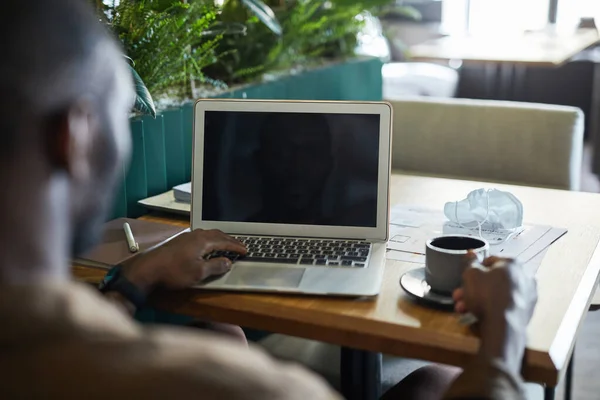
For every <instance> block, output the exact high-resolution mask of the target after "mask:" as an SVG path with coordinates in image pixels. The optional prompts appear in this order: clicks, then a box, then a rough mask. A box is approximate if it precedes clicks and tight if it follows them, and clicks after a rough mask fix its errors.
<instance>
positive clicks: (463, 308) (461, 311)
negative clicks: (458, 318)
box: [454, 301, 467, 314]
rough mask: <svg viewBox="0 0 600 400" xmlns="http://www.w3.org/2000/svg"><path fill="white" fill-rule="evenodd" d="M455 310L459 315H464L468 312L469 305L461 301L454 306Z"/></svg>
mask: <svg viewBox="0 0 600 400" xmlns="http://www.w3.org/2000/svg"><path fill="white" fill-rule="evenodd" d="M454 310H455V311H456V312H457V313H459V314H464V313H466V312H467V305H466V304H465V302H464V301H459V302H457V303H455V304H454Z"/></svg>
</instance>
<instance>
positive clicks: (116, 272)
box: [98, 265, 146, 308]
mask: <svg viewBox="0 0 600 400" xmlns="http://www.w3.org/2000/svg"><path fill="white" fill-rule="evenodd" d="M121 272H122V267H121V265H117V266H115V267H113V268H111V270H110V271H108V273H107V274H106V276H105V277H104V279H103V280H102V282H101V283H100V285H99V286H98V289H100V292H102V293H107V292H117V293H119V294H120V295H121V296H123V297H125V298H126V299H127V300H128V301H130V302H131V303H132V304H133V305H134V306H135V307H136V308H141V307H142V306H143V305H144V304H146V294H145V293H144V292H142V291H141V290H140V289H139V288H138V287H137V286H136V285H135V284H133V283H131V282H130V281H129V280H128V279H127V278H126V277H125V276H123V274H122V273H121Z"/></svg>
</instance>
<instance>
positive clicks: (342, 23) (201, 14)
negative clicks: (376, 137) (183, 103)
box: [93, 0, 401, 114]
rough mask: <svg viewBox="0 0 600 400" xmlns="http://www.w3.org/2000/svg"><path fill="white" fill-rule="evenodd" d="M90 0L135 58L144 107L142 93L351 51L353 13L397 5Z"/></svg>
mask: <svg viewBox="0 0 600 400" xmlns="http://www.w3.org/2000/svg"><path fill="white" fill-rule="evenodd" d="M93 1H94V2H95V4H96V6H97V7H98V9H99V11H100V14H101V18H102V19H103V20H104V21H105V22H106V23H107V24H108V25H109V26H110V28H111V29H112V30H113V31H114V32H115V33H116V34H117V35H118V37H119V38H120V39H121V41H122V42H123V46H124V49H125V51H126V53H127V55H128V56H129V57H131V59H132V60H133V61H134V65H135V70H132V74H133V75H134V78H135V79H136V84H138V89H139V94H140V96H139V99H140V101H139V102H138V106H139V107H138V108H137V109H138V110H139V111H143V112H147V113H150V114H152V113H153V112H154V111H153V106H152V98H151V97H150V96H149V93H152V95H153V96H155V97H158V98H159V99H160V98H163V97H168V98H178V99H186V98H192V97H194V94H195V89H196V88H197V87H198V86H199V85H203V86H210V87H216V88H217V89H224V88H226V87H227V85H230V84H236V83H243V82H248V81H252V80H255V79H257V78H259V77H260V76H262V75H263V74H265V73H267V72H271V71H277V70H285V69H288V68H290V67H293V66H297V65H315V64H319V63H322V62H324V61H327V60H334V59H341V58H345V57H349V56H352V55H354V51H355V48H356V45H357V34H358V33H359V32H360V31H361V29H363V26H364V19H361V18H357V16H358V15H359V14H361V13H362V12H363V11H365V10H367V11H371V12H374V13H377V12H382V11H385V10H386V9H387V10H388V11H389V9H390V7H396V8H398V5H397V4H396V3H398V2H397V1H394V0H329V1H323V0H224V1H222V2H220V3H219V4H220V6H217V5H215V0H121V1H120V2H118V4H115V2H112V4H108V5H107V4H106V3H107V1H106V0H104V1H102V0H93ZM109 3H110V2H109ZM400 9H401V8H400ZM135 71H137V72H135ZM142 79H143V81H142ZM144 82H145V83H146V85H147V88H146V86H144V85H143V83H144ZM148 100H149V101H148Z"/></svg>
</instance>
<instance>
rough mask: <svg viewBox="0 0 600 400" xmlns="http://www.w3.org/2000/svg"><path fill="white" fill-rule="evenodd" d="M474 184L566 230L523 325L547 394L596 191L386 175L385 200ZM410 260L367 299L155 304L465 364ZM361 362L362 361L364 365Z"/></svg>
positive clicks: (429, 201)
mask: <svg viewBox="0 0 600 400" xmlns="http://www.w3.org/2000/svg"><path fill="white" fill-rule="evenodd" d="M480 187H496V188H499V189H504V190H510V191H511V192H512V193H513V194H515V195H516V196H517V197H518V198H519V199H520V200H521V201H522V202H523V205H524V210H525V221H526V222H528V223H534V224H541V225H553V226H557V227H565V228H568V229H569V232H568V233H567V234H566V235H565V236H564V237H562V238H561V239H560V240H558V241H557V242H556V243H555V244H554V245H552V246H551V247H550V249H549V250H548V253H547V254H546V256H545V258H544V260H543V262H542V264H541V265H540V267H539V269H538V272H537V279H538V290H539V300H538V304H537V307H536V311H535V314H534V316H533V319H532V321H531V323H530V325H529V327H528V331H527V334H528V345H527V351H526V354H525V361H524V368H523V374H524V377H525V379H526V380H528V381H531V382H539V383H542V384H545V385H547V387H548V388H549V390H548V391H547V395H549V396H551V395H552V393H553V392H552V388H553V387H555V386H556V385H557V383H558V381H559V379H560V377H561V376H562V374H563V373H564V372H565V370H566V366H567V364H568V361H569V358H570V355H571V352H572V350H573V346H574V344H575V339H576V337H577V331H578V329H579V327H580V324H581V322H582V320H583V317H584V315H585V313H586V312H587V309H588V306H589V302H590V299H591V297H592V294H593V293H594V290H595V288H596V286H597V284H598V275H599V272H600V252H598V251H596V248H597V245H598V241H599V239H600V228H598V226H599V225H600V196H598V195H596V194H590V193H579V192H567V191H559V190H549V189H538V188H529V187H518V186H505V185H496V184H484V183H478V182H468V181H457V180H446V179H435V178H425V177H415V176H407V175H400V174H393V176H392V180H391V201H392V204H397V203H404V204H417V205H420V206H423V207H429V208H436V209H441V208H442V207H443V205H444V203H445V202H446V201H454V200H460V199H462V198H464V197H465V196H466V195H467V193H468V192H469V191H471V190H474V189H478V188H480ZM144 218H147V219H150V220H155V221H163V222H169V223H176V224H180V225H187V221H185V220H181V219H179V220H177V219H172V218H171V217H160V216H147V217H144ZM415 266H416V265H415V264H411V263H404V262H399V261H392V260H388V262H387V265H386V271H385V277H384V283H383V286H382V290H381V294H380V295H379V296H378V297H377V298H375V299H354V300H347V299H338V298H320V297H306V296H291V295H290V296H283V295H270V294H235V293H224V292H202V291H197V290H187V291H181V292H174V293H164V294H161V295H160V296H159V297H158V298H156V299H155V305H156V306H157V307H159V308H161V309H165V310H168V311H170V312H175V313H180V314H187V315H192V316H196V317H200V318H209V319H212V320H215V321H221V322H228V323H234V324H238V325H241V326H246V327H250V328H256V329H262V330H267V331H271V332H278V333H284V334H289V335H294V336H300V337H305V338H309V339H314V340H320V341H324V342H330V343H334V344H338V345H341V346H346V347H349V348H355V349H362V350H368V351H371V352H377V353H387V354H392V355H397V356H402V357H410V358H417V359H423V360H428V361H433V362H441V363H446V364H453V365H458V366H463V365H465V364H466V363H468V362H469V361H470V360H471V359H472V358H473V355H474V354H475V353H476V351H477V348H478V345H479V340H478V338H477V337H476V336H475V334H474V333H473V332H472V331H471V330H470V329H469V328H467V327H465V326H461V325H460V324H459V323H458V317H457V315H455V314H452V313H447V312H442V311H436V310H432V309H428V308H424V307H421V306H419V305H417V304H414V303H413V302H412V301H411V300H410V299H409V298H408V297H407V296H406V295H405V294H404V292H403V291H402V289H401V288H400V286H399V284H398V281H399V278H400V276H401V275H402V274H403V273H404V272H406V271H408V270H409V269H412V268H415ZM104 272H105V271H101V270H94V269H90V268H83V267H77V266H76V267H74V275H75V277H77V278H79V279H83V280H86V281H91V282H95V281H99V279H100V278H101V277H102V276H103V274H104ZM358 354H359V356H358V357H360V353H358ZM369 360H371V361H372V359H369V358H368V357H367V359H366V361H365V360H363V361H365V362H364V363H363V365H365V368H368V366H367V364H368V362H369ZM363 372H365V371H363ZM367 372H368V371H367Z"/></svg>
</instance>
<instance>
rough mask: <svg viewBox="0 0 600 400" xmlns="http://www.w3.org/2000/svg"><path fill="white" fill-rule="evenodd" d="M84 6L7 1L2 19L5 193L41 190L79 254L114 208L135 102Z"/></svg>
mask: <svg viewBox="0 0 600 400" xmlns="http://www.w3.org/2000/svg"><path fill="white" fill-rule="evenodd" d="M88 3H90V2H89V1H86V0H27V1H23V0H4V1H3V2H2V7H3V9H4V10H6V11H7V12H4V13H2V14H0V37H3V38H4V41H3V46H2V59H1V60H0V140H1V142H2V143H1V144H0V187H1V188H2V190H3V191H4V190H7V191H9V192H10V191H11V190H17V189H18V191H19V192H20V195H21V196H23V198H26V197H27V196H29V195H31V196H35V195H39V193H35V191H36V190H41V189H39V188H45V190H46V191H47V192H48V193H50V194H48V197H49V202H50V203H51V204H48V210H50V209H51V208H57V209H61V212H58V213H57V214H61V221H53V223H55V224H57V226H65V225H66V226H67V228H66V229H65V231H66V232H68V236H70V240H71V241H72V243H71V245H72V251H73V252H76V253H77V252H80V251H82V250H85V249H86V248H87V247H88V246H89V245H90V244H92V243H93V239H94V237H95V236H96V235H97V234H98V231H99V228H100V227H101V223H102V221H103V219H104V218H105V213H106V210H107V209H108V208H109V207H110V205H111V200H112V189H113V186H114V183H115V180H116V177H117V176H118V175H117V174H118V172H119V171H121V170H122V168H123V162H124V161H126V159H127V156H128V154H129V151H130V149H129V148H130V136H129V131H128V122H127V118H128V112H129V110H130V107H131V105H132V101H133V89H132V82H131V77H130V75H129V71H128V70H127V65H126V63H125V61H124V58H123V57H122V55H121V53H120V50H119V48H118V46H117V45H116V44H115V42H114V41H113V40H112V39H111V38H110V37H109V35H108V34H107V33H106V32H105V30H104V28H103V27H102V26H101V24H100V23H99V21H98V18H97V16H95V15H94V13H93V11H92V10H90V8H89V7H88ZM20 182H21V183H22V184H21V183H20ZM17 185H18V186H19V187H18V188H17ZM25 188H27V189H25ZM56 203H62V204H56ZM65 203H66V204H65ZM17 206H18V205H17ZM10 212H11V211H10V210H7V209H0V220H1V221H7V220H8V221H10V216H8V215H7V213H10ZM55 219H56V218H55Z"/></svg>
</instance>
